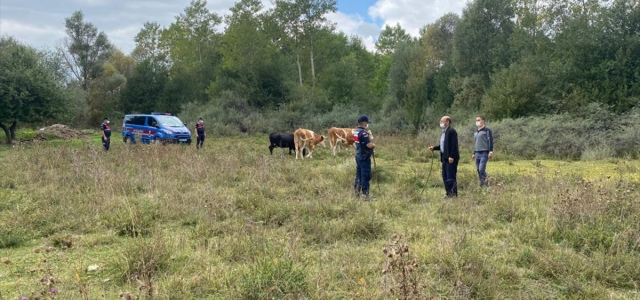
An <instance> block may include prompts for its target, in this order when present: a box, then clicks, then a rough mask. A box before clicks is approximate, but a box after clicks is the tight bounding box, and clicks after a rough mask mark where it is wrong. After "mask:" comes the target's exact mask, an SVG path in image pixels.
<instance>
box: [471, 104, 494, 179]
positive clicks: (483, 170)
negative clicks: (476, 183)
mask: <svg viewBox="0 0 640 300" xmlns="http://www.w3.org/2000/svg"><path fill="white" fill-rule="evenodd" d="M476 128H477V130H476V132H475V133H474V134H473V137H474V139H475V146H474V147H473V156H471V159H473V160H475V161H476V169H477V170H478V179H479V180H480V186H481V187H483V186H488V183H487V162H488V161H489V159H491V158H492V157H493V133H492V132H491V129H489V128H487V126H486V125H485V117H484V116H477V117H476Z"/></svg>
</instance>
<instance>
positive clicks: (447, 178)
mask: <svg viewBox="0 0 640 300" xmlns="http://www.w3.org/2000/svg"><path fill="white" fill-rule="evenodd" d="M440 128H441V129H442V134H441V135H440V144H439V145H436V146H430V147H429V150H430V151H433V150H438V151H440V161H441V162H442V181H444V189H445V190H446V192H447V195H446V197H457V196H458V181H457V179H456V174H457V173H458V161H459V160H460V152H459V149H458V133H457V132H456V130H455V129H453V127H451V117H449V116H444V117H442V118H441V119H440Z"/></svg>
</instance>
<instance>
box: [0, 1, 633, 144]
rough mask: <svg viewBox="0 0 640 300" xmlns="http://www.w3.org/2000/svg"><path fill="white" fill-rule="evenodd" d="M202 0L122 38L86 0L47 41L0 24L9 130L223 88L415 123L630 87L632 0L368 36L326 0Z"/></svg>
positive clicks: (274, 105)
mask: <svg viewBox="0 0 640 300" xmlns="http://www.w3.org/2000/svg"><path fill="white" fill-rule="evenodd" d="M206 4H207V3H206V1H205V0H193V1H192V2H191V3H190V4H189V6H187V7H186V8H185V9H184V11H183V12H181V13H179V14H178V15H177V16H176V17H175V20H174V22H173V23H171V24H170V25H169V26H167V27H163V26H161V25H160V24H158V23H157V22H146V23H144V25H143V27H142V28H141V30H140V32H139V33H138V34H137V35H136V36H135V38H134V40H135V45H136V46H135V49H134V50H133V51H132V52H131V53H129V54H125V53H123V52H122V51H120V50H119V49H117V48H116V47H115V46H114V45H113V44H112V43H111V42H110V41H109V38H108V36H107V35H106V34H104V33H103V32H101V31H99V30H98V28H97V27H96V26H95V25H93V24H92V23H91V22H89V21H87V20H85V18H84V15H83V13H82V11H76V12H74V13H73V14H72V15H71V16H69V17H68V18H66V19H65V20H64V22H65V28H66V33H67V37H66V38H65V39H64V40H63V41H62V43H61V45H60V46H58V47H57V48H56V49H54V50H36V49H34V48H32V47H30V46H27V45H24V44H22V43H20V42H19V41H17V40H15V39H14V38H12V37H2V38H1V39H0V68H1V69H2V70H3V71H2V72H0V106H1V107H2V109H0V128H2V129H3V130H4V131H5V134H6V136H7V140H8V141H10V140H11V138H12V137H15V128H16V126H17V125H16V124H17V122H26V123H31V124H40V123H47V122H54V121H55V122H62V123H66V124H70V125H72V126H77V127H86V126H95V125H97V124H99V122H100V121H101V118H102V116H104V115H109V116H112V117H118V116H121V115H123V114H125V113H134V112H140V113H148V112H151V111H171V112H175V113H180V112H181V111H183V110H185V109H187V108H193V107H207V106H221V105H223V104H224V106H225V109H224V111H222V112H221V113H226V114H231V113H238V111H240V114H241V115H242V114H243V113H242V110H249V111H259V112H270V111H281V112H289V113H291V114H290V115H291V116H290V118H291V119H293V121H292V122H294V121H295V122H297V123H303V122H304V118H308V117H309V116H310V114H322V113H327V112H330V111H332V110H335V109H336V108H339V109H345V110H350V111H356V112H358V113H368V114H376V115H377V116H379V118H380V119H393V120H397V124H398V125H399V126H400V125H402V126H406V127H408V128H413V129H417V128H419V127H420V126H421V125H422V124H423V123H424V122H425V118H427V112H446V111H450V110H456V109H462V110H467V111H478V112H482V113H483V114H485V115H487V116H489V117H491V118H494V119H502V118H519V117H525V116H535V115H547V114H563V113H568V114H581V113H585V109H586V108H587V107H589V106H590V105H598V106H602V107H604V108H606V109H607V110H609V111H612V112H614V113H623V112H626V111H629V110H630V109H631V108H633V107H635V106H637V105H638V103H639V102H640V84H639V83H640V0H608V1H603V0H545V1H543V0H474V1H469V3H468V4H467V6H466V8H465V9H464V10H463V12H462V14H461V15H457V14H453V13H449V14H446V15H444V16H442V17H441V18H440V19H438V20H437V21H435V22H433V23H431V24H425V26H424V27H423V28H422V29H421V30H420V34H419V36H418V37H411V36H410V35H409V34H407V33H406V31H405V30H404V29H403V28H402V27H401V26H400V25H395V26H388V25H387V26H385V27H384V28H383V30H382V31H381V32H380V35H379V37H378V39H377V42H376V44H375V51H368V50H367V48H366V47H365V45H364V43H363V41H362V40H361V39H360V38H358V37H356V36H347V35H346V34H344V33H342V32H339V31H337V30H336V25H335V24H334V23H332V22H330V21H329V20H328V19H327V15H328V14H329V13H332V12H336V10H337V8H336V5H337V3H336V0H276V1H274V6H273V8H271V9H264V7H263V6H262V4H261V2H260V1H259V0H241V1H238V2H237V3H236V4H235V5H234V6H233V7H232V8H231V9H230V13H229V14H228V15H225V16H219V15H217V14H216V13H214V12H211V11H209V10H208V9H207V8H206ZM221 25H224V26H223V27H224V29H222V30H221V29H219V28H221ZM244 115H248V114H244ZM296 118H298V119H296ZM295 122H294V123H295Z"/></svg>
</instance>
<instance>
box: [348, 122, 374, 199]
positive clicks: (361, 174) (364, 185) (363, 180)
mask: <svg viewBox="0 0 640 300" xmlns="http://www.w3.org/2000/svg"><path fill="white" fill-rule="evenodd" d="M367 127H369V117H367V116H366V115H362V116H360V117H359V118H358V128H356V129H355V130H354V132H353V140H354V142H355V145H356V179H355V181H354V183H353V189H354V190H355V193H356V196H360V193H362V197H363V200H364V201H371V200H372V199H371V197H369V182H370V181H371V156H372V155H373V148H375V147H376V145H375V144H374V143H373V142H372V141H371V137H370V135H369V132H367Z"/></svg>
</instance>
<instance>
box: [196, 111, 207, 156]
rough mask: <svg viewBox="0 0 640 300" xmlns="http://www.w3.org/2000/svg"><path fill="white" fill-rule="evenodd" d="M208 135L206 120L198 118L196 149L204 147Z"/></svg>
mask: <svg viewBox="0 0 640 300" xmlns="http://www.w3.org/2000/svg"><path fill="white" fill-rule="evenodd" d="M206 135H207V134H206V133H205V132H204V120H202V118H200V119H198V123H196V149H200V148H202V144H204V138H205V136H206Z"/></svg>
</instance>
